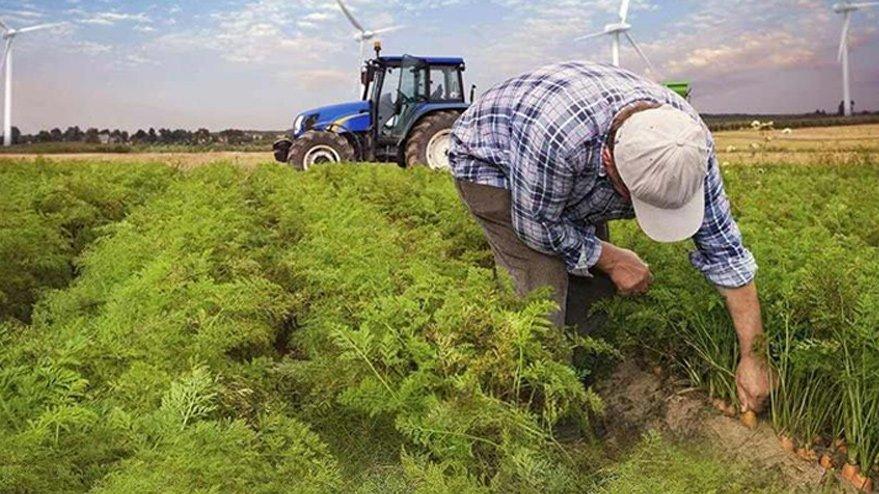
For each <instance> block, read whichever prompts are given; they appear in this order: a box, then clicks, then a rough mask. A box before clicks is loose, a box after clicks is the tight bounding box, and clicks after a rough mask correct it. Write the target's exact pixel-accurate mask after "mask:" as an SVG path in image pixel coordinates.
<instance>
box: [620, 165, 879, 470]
mask: <svg viewBox="0 0 879 494" xmlns="http://www.w3.org/2000/svg"><path fill="white" fill-rule="evenodd" d="M725 174H726V176H727V183H728V189H729V192H730V195H731V197H733V207H734V211H735V214H736V216H737V218H738V220H739V224H740V226H741V228H742V230H743V234H744V236H745V239H746V243H747V244H748V246H749V247H750V248H751V249H752V250H753V252H754V254H755V256H756V257H757V259H758V263H759V264H760V271H759V274H758V278H757V283H758V287H759V289H760V292H761V299H762V303H763V312H764V322H765V326H766V334H767V337H766V340H765V341H764V342H762V343H761V345H762V346H763V350H764V351H765V352H766V353H767V355H768V356H769V357H770V359H771V360H772V362H773V364H774V366H775V368H776V369H777V371H778V379H777V382H776V384H777V388H776V391H775V392H774V393H773V396H772V401H771V408H770V417H771V420H772V423H773V425H774V426H775V428H776V430H777V431H778V433H779V434H780V435H782V436H783V437H793V438H794V439H795V441H796V442H797V443H798V445H799V446H800V449H801V450H802V452H804V453H805V454H807V455H808V454H810V451H811V450H812V449H813V448H815V447H816V446H819V445H820V446H823V448H822V449H824V450H827V451H828V453H830V452H831V450H832V448H831V442H835V443H836V445H837V446H839V445H840V444H842V443H843V442H844V444H845V446H844V447H841V448H837V449H838V451H839V452H841V453H844V455H845V458H844V459H843V461H846V460H847V461H848V462H849V463H851V464H854V465H860V466H861V468H862V469H863V471H864V473H865V475H866V476H868V475H869V472H871V471H872V469H873V468H875V466H876V463H877V461H879V285H877V284H876V280H877V279H879V230H877V224H876V221H875V212H876V211H877V210H879V190H877V183H879V181H877V179H879V166H876V165H875V164H869V163H868V164H862V165H860V166H832V165H821V166H772V167H767V168H761V167H756V166H752V167H749V166H736V167H728V168H726V169H725ZM613 233H614V239H615V240H617V241H619V242H620V243H622V244H624V245H630V246H633V247H634V248H635V250H637V251H638V252H640V253H643V255H644V257H645V259H646V260H647V262H649V263H650V264H651V266H652V267H654V268H655V272H656V275H657V281H656V289H655V290H652V291H651V293H650V294H649V295H648V296H647V297H646V299H643V300H640V301H631V300H615V301H613V302H611V303H609V304H607V307H606V309H607V310H608V311H609V312H610V313H611V314H612V317H610V320H611V321H613V324H614V326H615V327H614V328H613V330H612V333H613V334H614V336H611V337H610V338H611V339H613V340H614V341H616V342H618V343H619V344H620V345H622V346H626V347H629V348H639V349H642V350H644V351H647V352H648V353H652V354H653V357H654V358H660V359H663V360H666V361H668V362H672V363H674V364H675V365H676V366H677V367H678V368H679V369H680V370H681V371H682V372H683V373H684V374H685V375H687V376H688V377H689V379H690V381H691V383H692V384H694V385H696V386H700V387H704V388H706V389H707V390H708V391H709V392H710V393H711V395H712V396H714V397H717V398H720V399H723V400H727V401H730V402H735V400H736V393H735V389H736V388H735V382H734V370H735V364H736V355H737V342H736V338H735V335H734V332H733V330H732V325H731V322H730V321H729V318H728V317H727V315H726V313H725V309H724V307H723V304H722V300H721V298H720V297H719V296H718V295H717V294H716V293H715V291H714V289H713V288H712V287H710V286H708V284H707V283H705V282H704V281H703V280H701V279H700V276H699V275H698V274H697V273H696V272H695V270H693V269H691V268H690V267H689V266H688V263H687V261H686V252H685V251H686V250H687V249H688V247H687V246H680V245H673V246H661V245H657V244H653V243H650V242H649V241H646V240H645V239H644V238H643V236H642V235H640V234H639V233H638V232H637V229H636V227H635V226H634V225H632V224H627V225H623V226H621V227H618V228H617V229H616V230H615V231H614V232H613ZM647 349H652V350H647ZM832 440H836V441H832Z"/></svg>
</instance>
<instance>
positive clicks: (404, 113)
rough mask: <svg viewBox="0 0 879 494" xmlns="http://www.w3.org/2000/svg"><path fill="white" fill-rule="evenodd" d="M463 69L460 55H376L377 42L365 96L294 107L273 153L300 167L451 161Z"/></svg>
mask: <svg viewBox="0 0 879 494" xmlns="http://www.w3.org/2000/svg"><path fill="white" fill-rule="evenodd" d="M463 72H464V60H463V59H461V58H442V57H416V56H410V55H404V56H381V54H380V46H376V58H374V59H372V60H369V61H368V62H366V64H365V66H364V69H363V71H362V73H361V82H362V85H363V97H362V99H361V100H360V101H355V102H352V103H343V104H340V105H332V106H325V107H321V108H315V109H313V110H308V111H306V112H303V113H301V114H299V115H298V116H297V117H296V119H295V121H294V122H293V129H291V131H290V135H289V137H288V138H284V139H280V140H278V141H277V142H275V144H274V154H275V159H276V160H278V161H280V162H282V163H289V164H290V165H291V166H293V167H294V168H296V169H298V170H307V169H308V168H309V167H310V166H311V165H314V164H318V163H336V162H348V161H382V162H393V163H397V164H399V165H400V166H403V167H413V166H428V167H430V168H433V169H448V167H449V157H448V155H449V145H450V138H451V129H452V125H453V124H454V123H455V121H456V120H457V119H458V117H459V116H460V115H461V113H462V112H463V111H464V110H466V109H467V107H468V106H469V105H468V104H467V102H466V101H465V99H464V79H463ZM472 98H473V94H472V91H471V95H470V99H471V100H472Z"/></svg>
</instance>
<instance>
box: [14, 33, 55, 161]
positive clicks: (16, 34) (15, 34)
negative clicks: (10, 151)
mask: <svg viewBox="0 0 879 494" xmlns="http://www.w3.org/2000/svg"><path fill="white" fill-rule="evenodd" d="M61 24H62V23H56V24H40V25H38V26H31V27H24V28H21V29H12V28H11V27H9V26H8V25H7V24H6V23H5V22H3V21H2V20H0V29H2V30H3V39H4V41H5V43H4V51H3V60H2V62H0V64H2V66H0V68H2V69H4V70H6V87H5V90H6V94H5V96H4V98H3V145H4V146H7V147H8V146H11V145H12V48H13V41H15V37H16V36H18V35H19V34H24V33H29V32H33V31H40V30H42V29H49V28H53V27H57V26H60V25H61Z"/></svg>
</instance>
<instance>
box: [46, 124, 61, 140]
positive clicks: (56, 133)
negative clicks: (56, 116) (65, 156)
mask: <svg viewBox="0 0 879 494" xmlns="http://www.w3.org/2000/svg"><path fill="white" fill-rule="evenodd" d="M49 135H50V136H51V137H52V142H61V141H63V140H64V133H63V132H61V129H59V128H58V127H55V128H54V129H52V130H50V131H49Z"/></svg>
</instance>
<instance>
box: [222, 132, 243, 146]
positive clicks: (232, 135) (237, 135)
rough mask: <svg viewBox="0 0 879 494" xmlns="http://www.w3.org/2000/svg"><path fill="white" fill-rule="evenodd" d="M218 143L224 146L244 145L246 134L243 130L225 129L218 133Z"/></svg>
mask: <svg viewBox="0 0 879 494" xmlns="http://www.w3.org/2000/svg"><path fill="white" fill-rule="evenodd" d="M220 141H221V142H223V143H225V144H232V145H236V144H244V143H245V142H247V134H246V133H245V132H244V131H243V130H238V129H226V130H223V131H221V132H220Z"/></svg>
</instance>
